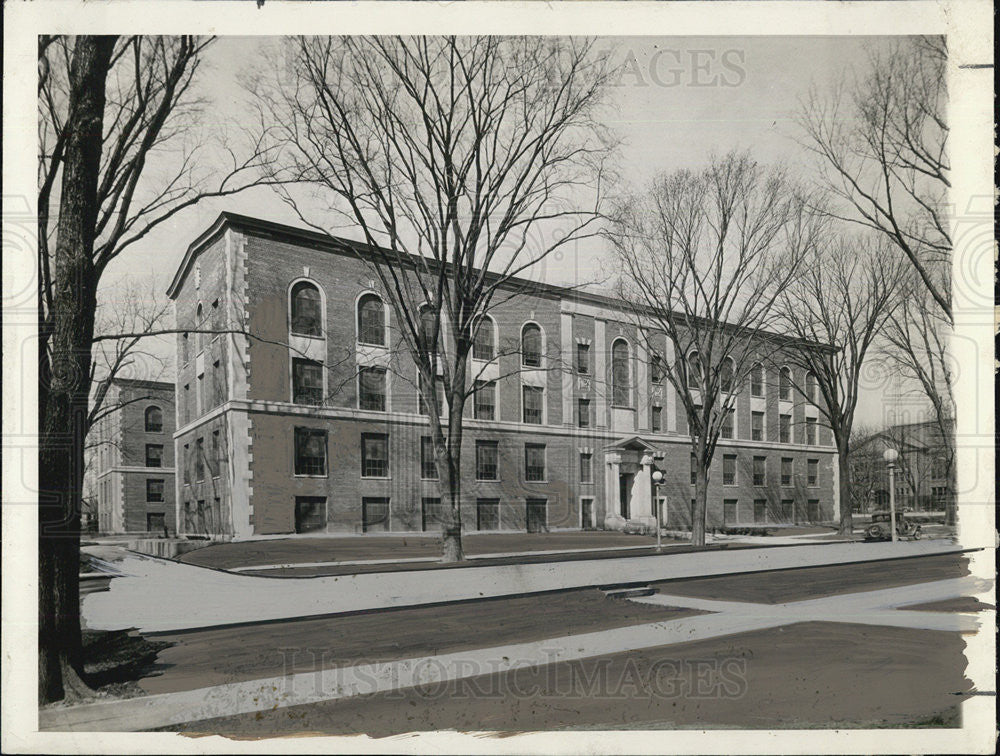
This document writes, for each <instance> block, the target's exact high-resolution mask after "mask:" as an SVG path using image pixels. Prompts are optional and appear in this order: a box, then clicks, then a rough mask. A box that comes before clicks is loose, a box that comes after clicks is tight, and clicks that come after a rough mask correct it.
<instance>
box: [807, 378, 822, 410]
mask: <svg viewBox="0 0 1000 756" xmlns="http://www.w3.org/2000/svg"><path fill="white" fill-rule="evenodd" d="M818 389H819V385H818V384H817V383H816V374H815V373H806V399H808V400H809V401H810V402H812V403H813V404H815V403H816V402H818V401H819V390H818Z"/></svg>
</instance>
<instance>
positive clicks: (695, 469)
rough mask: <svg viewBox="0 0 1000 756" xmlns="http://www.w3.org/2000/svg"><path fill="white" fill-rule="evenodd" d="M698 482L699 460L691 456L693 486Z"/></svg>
mask: <svg viewBox="0 0 1000 756" xmlns="http://www.w3.org/2000/svg"><path fill="white" fill-rule="evenodd" d="M697 482H698V460H697V458H695V456H694V454H692V455H691V485H692V486H693V485H694V484H695V483H697Z"/></svg>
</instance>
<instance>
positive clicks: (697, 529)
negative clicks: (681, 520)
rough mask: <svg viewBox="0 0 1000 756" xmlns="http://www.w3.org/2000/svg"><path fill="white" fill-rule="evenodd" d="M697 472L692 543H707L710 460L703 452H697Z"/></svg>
mask: <svg viewBox="0 0 1000 756" xmlns="http://www.w3.org/2000/svg"><path fill="white" fill-rule="evenodd" d="M695 461H696V463H697V473H696V475H695V484H694V508H693V509H692V510H691V545H692V546H704V545H705V519H706V515H707V514H708V462H707V461H706V460H705V458H704V455H703V453H702V452H700V451H699V452H695Z"/></svg>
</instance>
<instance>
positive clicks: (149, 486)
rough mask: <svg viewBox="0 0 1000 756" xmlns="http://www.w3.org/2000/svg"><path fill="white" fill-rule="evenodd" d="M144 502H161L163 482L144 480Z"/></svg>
mask: <svg viewBox="0 0 1000 756" xmlns="http://www.w3.org/2000/svg"><path fill="white" fill-rule="evenodd" d="M146 501H163V481H162V480H160V479H156V478H149V479H147V480H146Z"/></svg>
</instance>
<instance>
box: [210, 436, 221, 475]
mask: <svg viewBox="0 0 1000 756" xmlns="http://www.w3.org/2000/svg"><path fill="white" fill-rule="evenodd" d="M221 463H222V448H221V446H220V444H219V431H212V458H211V459H210V460H209V463H208V464H209V467H211V469H212V477H213V478H218V477H219V465H220V464H221Z"/></svg>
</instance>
